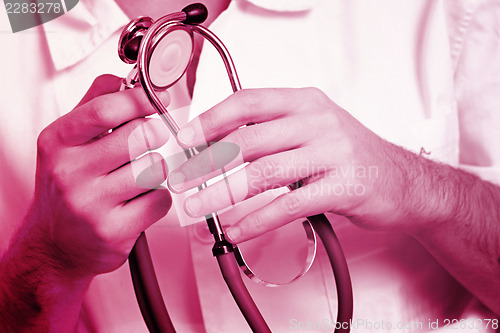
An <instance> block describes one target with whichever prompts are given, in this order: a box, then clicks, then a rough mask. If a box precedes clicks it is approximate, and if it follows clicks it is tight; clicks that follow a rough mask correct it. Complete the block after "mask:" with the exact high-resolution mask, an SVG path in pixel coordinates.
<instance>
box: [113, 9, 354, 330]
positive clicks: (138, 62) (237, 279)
mask: <svg viewBox="0 0 500 333" xmlns="http://www.w3.org/2000/svg"><path fill="white" fill-rule="evenodd" d="M207 14H208V12H207V9H206V7H205V6H204V5H202V4H192V5H189V6H187V7H185V8H184V9H182V11H180V12H177V13H172V14H168V15H165V16H163V17H161V18H159V19H158V20H156V21H153V19H151V18H149V17H138V18H136V19H134V20H132V21H131V22H130V23H129V24H128V25H127V26H126V27H125V28H124V29H123V31H122V33H121V36H120V40H119V46H118V54H119V56H120V59H122V60H123V61H124V62H125V63H128V64H135V66H134V68H133V69H132V71H131V72H130V74H129V75H128V76H127V78H125V79H124V81H123V84H122V89H129V88H133V87H134V86H135V85H136V84H137V83H140V85H141V86H142V89H143V90H144V92H145V93H146V95H147V98H148V99H149V101H150V102H151V104H152V105H153V107H154V108H155V109H156V111H157V113H158V114H159V116H160V118H161V119H162V120H163V121H164V122H165V124H166V125H167V127H168V128H169V130H170V132H171V133H172V134H173V135H175V136H177V132H178V131H179V126H178V125H177V123H176V122H175V120H174V119H173V118H172V116H171V115H170V114H169V112H168V111H167V108H166V107H165V105H164V104H163V103H162V102H161V101H160V99H159V97H158V95H157V93H156V92H157V91H160V90H165V89H167V88H169V87H171V86H172V85H173V84H175V83H176V82H177V81H178V80H179V79H180V78H181V77H182V76H183V75H184V73H185V72H186V70H187V68H188V67H189V65H190V63H191V60H192V58H193V53H194V39H193V35H194V33H198V34H199V35H201V36H202V37H203V38H205V39H206V40H208V41H209V42H210V43H211V44H212V45H213V46H214V47H215V48H216V49H217V51H218V52H219V54H220V56H221V58H222V60H223V62H224V65H225V68H226V71H227V74H228V77H229V80H230V83H231V87H232V89H233V92H236V91H238V90H241V85H240V82H239V79H238V75H237V73H236V69H235V67H234V63H233V61H232V59H231V56H230V54H229V52H228V50H227V49H226V47H225V46H224V44H223V43H222V42H221V41H220V40H219V38H218V37H217V36H216V35H215V34H213V33H212V32H211V31H210V30H208V29H207V28H205V27H203V26H202V25H200V24H201V23H203V22H204V21H205V19H206V18H207ZM167 36H168V38H167ZM165 58H168V59H171V61H168V62H164V61H162V59H165ZM197 153H198V152H197V150H196V149H194V148H190V149H185V150H184V154H185V155H186V158H190V157H192V156H194V155H196V154H197ZM205 186H206V185H202V186H201V187H200V188H199V189H202V188H204V187H205ZM298 186H301V183H300V182H298V183H296V184H293V185H289V186H288V187H289V188H290V189H291V190H293V189H295V188H297V187H298ZM205 219H206V222H207V224H208V229H209V230H210V233H211V234H212V235H213V237H214V240H215V243H214V246H213V248H212V254H213V255H214V256H215V257H216V258H217V262H218V264H219V267H220V270H221V273H222V276H223V278H224V280H225V282H226V284H227V285H228V288H229V290H230V292H231V294H232V295H233V297H234V299H235V301H236V303H237V305H238V307H239V308H240V310H241V312H242V314H243V316H244V317H245V319H246V321H247V323H248V325H249V326H250V328H251V329H252V330H253V331H254V332H270V329H269V327H268V326H267V324H266V322H265V320H264V318H263V316H262V315H261V313H260V311H259V309H258V308H257V306H256V305H255V303H254V302H253V300H252V297H251V296H250V294H249V292H248V290H247V288H246V287H245V284H244V282H243V280H242V277H241V273H240V269H241V271H242V272H243V273H244V274H245V275H247V276H248V277H249V278H250V279H252V280H253V281H254V282H257V283H259V284H263V285H266V286H270V287H273V286H277V285H280V284H281V283H272V282H269V281H266V280H264V279H261V278H259V277H258V276H257V275H256V274H255V273H254V272H253V271H252V269H250V267H249V266H248V265H247V263H246V262H245V260H244V258H243V255H242V254H241V251H240V250H239V248H238V247H237V246H236V245H233V244H231V243H229V242H228V241H227V240H226V237H225V234H224V230H223V228H222V225H221V223H220V220H219V217H218V215H217V213H213V214H211V215H207V216H206V217H205ZM303 225H304V229H305V232H306V237H307V240H308V246H309V247H308V253H307V258H306V262H305V265H304V268H303V269H302V271H301V272H300V273H299V274H298V275H297V276H295V277H294V278H293V279H292V280H291V281H289V282H293V281H295V280H297V279H298V278H300V277H301V276H303V275H304V274H305V273H306V272H307V271H308V270H309V268H310V267H311V265H312V262H313V260H314V256H315V253H316V236H315V233H314V231H316V233H317V234H318V235H319V237H320V239H321V241H322V243H323V246H324V247H325V249H326V252H327V254H328V257H329V259H330V263H331V266H332V269H333V273H334V276H335V282H336V289H337V299H338V313H337V321H336V323H335V332H349V331H350V322H351V320H352V310H353V299H352V298H353V297H352V287H351V280H350V276H349V270H348V267H347V263H346V260H345V257H344V254H343V251H342V248H341V247H340V244H339V241H338V239H337V237H336V235H335V233H334V231H333V229H332V227H331V224H330V222H329V221H328V219H327V218H326V216H325V215H324V214H319V215H314V216H309V217H307V221H305V222H304V223H303ZM129 265H130V270H131V275H132V280H133V284H134V289H135V293H136V296H137V300H138V303H139V307H140V309H141V313H142V316H143V318H144V321H145V322H146V325H147V327H148V329H149V331H150V332H175V329H174V327H173V324H172V322H171V320H170V317H169V315H168V312H167V309H166V307H165V303H164V302H163V298H162V295H161V293H160V288H159V286H158V282H157V279H156V275H155V271H154V267H153V263H152V260H151V256H150V253H149V248H148V244H147V239H146V235H145V234H144V233H142V234H141V235H140V237H139V238H138V239H137V242H136V244H135V246H134V248H133V249H132V251H131V253H130V255H129ZM238 267H239V268H240V269H239V268H238Z"/></svg>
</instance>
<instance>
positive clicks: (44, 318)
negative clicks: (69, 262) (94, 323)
mask: <svg viewBox="0 0 500 333" xmlns="http://www.w3.org/2000/svg"><path fill="white" fill-rule="evenodd" d="M33 229H34V228H32V227H29V226H28V225H25V227H24V228H23V229H21V230H20V232H19V233H18V234H17V235H16V238H15V240H14V241H13V242H12V244H11V246H10V247H9V249H8V251H7V252H6V254H5V255H4V257H3V258H2V260H1V262H0V274H1V277H0V308H1V307H4V311H1V313H0V322H1V324H2V325H0V326H4V327H6V328H9V329H10V330H11V331H19V332H24V331H31V330H36V331H57V332H74V331H75V327H76V323H77V320H78V317H79V313H80V309H81V303H82V300H83V296H84V294H85V292H86V290H87V288H88V285H89V284H90V282H91V280H92V277H91V276H79V277H74V276H73V275H72V274H67V272H66V271H65V269H64V267H61V264H60V262H59V261H58V260H57V258H53V257H52V256H50V255H49V253H51V249H48V244H45V243H44V242H43V241H40V240H39V237H38V235H37V234H36V232H34V231H33ZM5 304H9V307H8V309H7V308H6V307H5Z"/></svg>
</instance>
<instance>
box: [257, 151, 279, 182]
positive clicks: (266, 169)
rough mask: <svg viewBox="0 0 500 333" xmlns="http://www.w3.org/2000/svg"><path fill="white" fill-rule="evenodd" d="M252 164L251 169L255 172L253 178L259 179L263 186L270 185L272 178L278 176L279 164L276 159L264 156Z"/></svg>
mask: <svg viewBox="0 0 500 333" xmlns="http://www.w3.org/2000/svg"><path fill="white" fill-rule="evenodd" d="M252 164H253V170H252V171H254V172H255V176H254V178H257V179H260V180H261V181H262V182H263V184H262V185H264V186H265V187H268V186H269V185H272V184H273V183H274V180H275V179H276V178H277V177H278V176H279V173H280V166H279V165H278V163H277V161H276V160H275V159H273V158H270V157H264V158H261V159H259V160H257V161H256V162H254V163H252Z"/></svg>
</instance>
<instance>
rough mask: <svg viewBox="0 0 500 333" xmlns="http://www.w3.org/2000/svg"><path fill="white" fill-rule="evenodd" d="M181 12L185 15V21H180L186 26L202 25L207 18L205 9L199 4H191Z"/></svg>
mask: <svg viewBox="0 0 500 333" xmlns="http://www.w3.org/2000/svg"><path fill="white" fill-rule="evenodd" d="M182 11H183V12H184V13H186V19H185V20H183V21H182V22H183V23H186V24H202V23H203V22H205V20H206V19H207V16H208V10H207V7H205V6H204V5H203V4H201V3H193V4H191V5H189V6H186V7H184V9H183V10H182Z"/></svg>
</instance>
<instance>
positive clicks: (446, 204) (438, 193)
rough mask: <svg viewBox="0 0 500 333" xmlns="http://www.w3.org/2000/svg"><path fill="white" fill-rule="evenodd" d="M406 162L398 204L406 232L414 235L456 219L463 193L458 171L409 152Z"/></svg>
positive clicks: (440, 226)
mask: <svg viewBox="0 0 500 333" xmlns="http://www.w3.org/2000/svg"><path fill="white" fill-rule="evenodd" d="M408 154H412V155H413V156H412V157H410V158H408V159H407V162H410V164H409V165H408V169H407V170H408V173H407V182H406V193H407V194H406V196H405V197H404V198H403V204H402V205H401V207H402V210H403V212H404V216H405V218H406V230H405V231H406V232H408V233H410V234H413V235H418V234H421V233H427V232H429V231H432V230H435V229H436V228H443V227H444V226H445V225H447V224H449V223H451V222H452V221H454V220H455V219H456V215H457V206H458V205H460V202H461V199H460V198H461V196H462V194H463V190H462V188H463V184H461V180H460V179H459V177H458V174H457V173H458V172H459V171H458V170H456V169H454V168H453V167H451V166H449V165H446V164H442V163H439V162H435V161H432V160H429V159H427V158H425V157H422V156H419V155H416V154H413V153H410V152H408ZM462 181H463V180H462Z"/></svg>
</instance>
